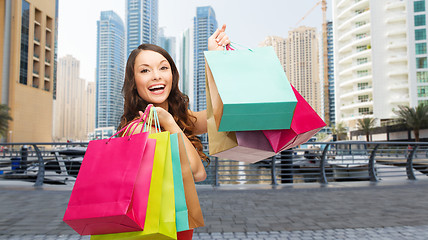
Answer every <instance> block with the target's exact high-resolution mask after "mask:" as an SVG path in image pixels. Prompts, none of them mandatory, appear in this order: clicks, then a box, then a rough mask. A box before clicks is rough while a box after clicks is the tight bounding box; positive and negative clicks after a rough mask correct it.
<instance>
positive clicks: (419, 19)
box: [415, 14, 426, 27]
mask: <svg viewBox="0 0 428 240" xmlns="http://www.w3.org/2000/svg"><path fill="white" fill-rule="evenodd" d="M425 21H426V20H425V14H422V15H416V16H415V26H416V27H417V26H425V24H426V22H425Z"/></svg>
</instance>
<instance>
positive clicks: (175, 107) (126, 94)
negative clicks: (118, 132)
mask: <svg viewBox="0 0 428 240" xmlns="http://www.w3.org/2000/svg"><path fill="white" fill-rule="evenodd" d="M144 50H149V51H154V52H157V53H159V54H161V55H162V56H164V57H165V58H166V60H168V62H169V65H170V66H171V71H172V87H171V92H170V94H169V96H168V112H169V113H170V114H171V115H172V116H173V117H174V120H175V122H176V123H177V125H178V126H179V127H180V128H181V129H182V131H183V132H184V134H185V135H186V137H187V138H188V139H189V140H190V142H191V143H192V144H193V146H194V147H195V148H196V150H197V151H198V154H199V156H200V157H201V159H203V160H205V161H209V158H208V157H207V156H206V155H205V154H204V152H203V151H202V149H203V148H202V143H201V140H199V138H198V137H197V136H196V135H194V134H193V130H194V129H195V121H196V117H195V116H193V115H191V114H190V113H189V111H188V107H189V97H188V96H186V95H185V94H183V93H182V92H181V91H180V89H179V88H178V80H179V74H178V70H177V67H176V66H175V63H174V61H173V60H172V58H171V56H170V55H169V54H168V52H167V51H166V50H164V49H163V48H161V47H159V46H157V45H153V44H141V45H140V46H138V48H136V49H134V50H133V51H132V52H131V54H130V55H129V57H128V61H127V62H126V70H125V81H124V83H123V87H122V96H123V98H124V100H125V101H124V106H123V115H122V117H121V118H120V125H119V128H118V129H122V128H123V127H124V126H126V125H127V124H128V123H129V122H131V121H132V120H134V119H135V118H137V117H139V114H138V111H143V110H144V109H146V107H147V105H149V103H148V102H146V101H145V100H144V99H143V98H141V97H140V95H139V94H138V91H137V85H136V84H135V79H134V65H135V59H136V58H137V56H138V54H139V53H140V52H141V51H144Z"/></svg>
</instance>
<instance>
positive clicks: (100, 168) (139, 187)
mask: <svg viewBox="0 0 428 240" xmlns="http://www.w3.org/2000/svg"><path fill="white" fill-rule="evenodd" d="M141 120H142V118H141V119H140V121H141ZM124 129H125V128H124ZM124 129H122V130H121V131H123V130H124ZM121 131H119V132H118V133H120V132H121ZM118 133H116V134H118ZM116 134H115V135H116ZM148 136H149V133H147V132H143V133H139V134H135V135H132V136H125V137H119V138H113V137H114V136H113V137H111V138H109V139H102V140H94V141H91V142H90V143H89V145H88V148H87V150H86V154H85V156H84V159H83V161H82V165H81V168H80V171H79V174H78V176H77V179H76V183H75V185H74V188H73V191H72V193H71V197H70V201H69V203H68V207H67V210H66V212H65V215H64V218H63V221H64V222H66V223H67V224H68V225H69V226H70V227H72V228H73V229H74V230H75V231H76V232H78V233H79V234H81V235H90V234H91V235H92V234H108V233H118V232H131V231H141V230H142V229H143V228H144V220H145V216H146V210H147V201H148V196H149V189H150V180H151V175H152V168H153V159H154V153H155V147H156V140H154V139H149V138H148Z"/></svg>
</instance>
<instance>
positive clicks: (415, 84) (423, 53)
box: [406, 0, 428, 106]
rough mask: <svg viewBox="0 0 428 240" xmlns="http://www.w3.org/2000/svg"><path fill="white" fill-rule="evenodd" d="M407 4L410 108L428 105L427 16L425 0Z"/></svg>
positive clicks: (414, 0)
mask: <svg viewBox="0 0 428 240" xmlns="http://www.w3.org/2000/svg"><path fill="white" fill-rule="evenodd" d="M406 2H407V6H406V7H407V12H408V14H407V22H408V24H407V29H408V31H407V34H408V40H407V43H408V56H409V60H408V61H409V92H410V94H409V95H410V99H409V100H410V106H416V105H418V104H421V103H423V104H428V60H427V37H426V36H427V34H426V33H427V22H428V21H427V16H428V9H427V4H426V2H425V0H411V1H406Z"/></svg>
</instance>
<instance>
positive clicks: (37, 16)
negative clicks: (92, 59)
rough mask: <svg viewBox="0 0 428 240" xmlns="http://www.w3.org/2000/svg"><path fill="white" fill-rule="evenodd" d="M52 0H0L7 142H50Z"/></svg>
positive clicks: (0, 53)
mask: <svg viewBox="0 0 428 240" xmlns="http://www.w3.org/2000/svg"><path fill="white" fill-rule="evenodd" d="M57 6H58V1H57V0H46V1H36V0H18V1H10V0H9V1H7V0H0V19H1V21H0V76H1V92H0V94H1V103H2V104H5V105H8V106H9V107H10V109H11V110H10V115H11V117H12V118H13V121H10V122H9V129H8V135H7V141H8V142H51V141H52V128H53V127H52V122H53V121H52V116H53V98H54V95H53V94H54V86H55V77H54V73H55V72H54V68H55V65H56V62H55V56H56V55H55V49H56V48H55V40H56V24H55V23H56V19H57V17H58V16H57Z"/></svg>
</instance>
